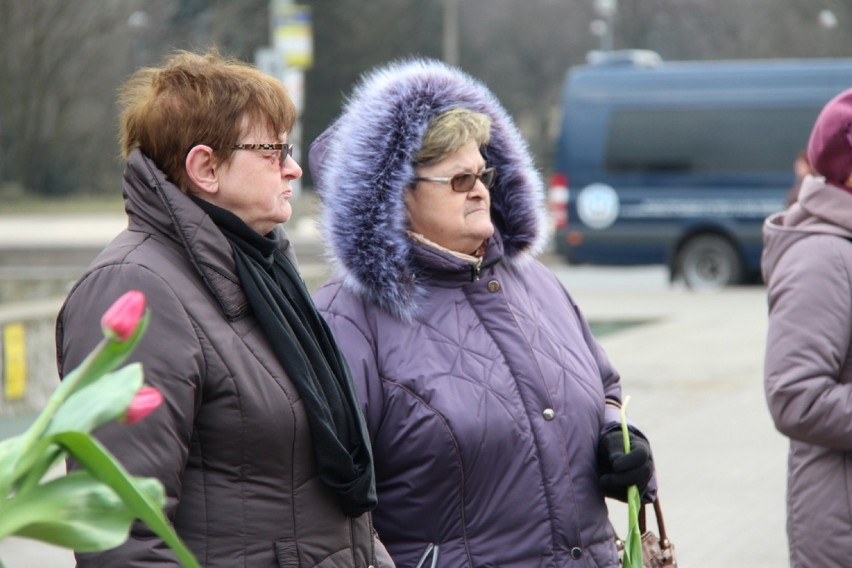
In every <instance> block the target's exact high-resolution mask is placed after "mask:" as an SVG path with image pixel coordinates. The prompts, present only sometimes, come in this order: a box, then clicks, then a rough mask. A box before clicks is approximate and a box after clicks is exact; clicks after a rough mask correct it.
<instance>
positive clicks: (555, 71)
mask: <svg viewBox="0 0 852 568" xmlns="http://www.w3.org/2000/svg"><path fill="white" fill-rule="evenodd" d="M850 23H852V2H849V0H417V1H414V0H370V1H369V2H364V1H362V0H314V1H310V2H305V3H304V4H303V5H298V6H296V5H294V4H293V3H292V2H288V1H281V0H273V1H272V2H270V0H241V1H239V2H235V1H233V0H228V1H226V0H146V1H142V0H123V1H120V2H119V1H116V0H76V1H74V2H65V1H62V0H28V1H27V2H20V1H18V0H0V212H2V211H3V208H8V207H11V206H12V205H13V204H14V203H15V202H17V201H20V200H22V199H31V198H33V197H43V198H51V199H57V198H68V197H72V196H74V197H81V196H88V197H106V196H110V197H115V198H117V197H118V194H119V193H120V192H119V175H120V170H121V162H120V160H119V158H118V145H117V141H116V136H117V135H116V132H117V110H116V106H115V99H116V94H117V89H118V87H119V85H120V84H121V83H122V82H123V81H124V80H125V79H126V78H127V77H128V75H129V74H130V73H132V71H133V70H134V69H136V68H138V67H140V66H144V65H148V64H156V63H159V62H160V61H161V59H162V56H163V55H164V54H166V53H168V52H170V51H172V50H173V49H175V48H179V49H188V50H197V49H204V48H206V47H209V46H214V45H215V46H217V47H218V48H219V50H220V51H221V52H222V53H224V54H227V55H232V56H235V57H238V58H240V59H243V60H245V61H249V62H253V63H258V64H260V65H262V66H264V67H266V68H269V67H270V66H271V67H276V66H278V67H280V66H281V61H280V58H279V59H278V60H276V59H275V58H274V57H270V53H271V51H272V52H273V53H274V49H273V48H275V47H276V45H277V46H278V47H280V46H281V45H282V44H289V45H290V46H291V47H292V48H293V49H292V54H294V55H295V56H294V57H291V58H290V60H289V61H288V62H286V63H285V64H284V67H285V68H284V69H279V72H280V73H281V74H282V77H283V78H284V80H285V83H286V84H287V85H288V87H289V88H290V90H291V92H293V94H294V98H296V100H297V103H299V107H300V110H301V122H300V127H299V131H298V132H296V133H295V134H296V136H297V137H298V139H299V140H300V141H301V142H302V150H303V151H304V149H306V148H307V145H308V144H309V142H310V141H311V140H313V139H314V138H315V137H316V136H317V134H319V132H321V131H322V130H323V129H324V128H325V127H326V126H327V125H328V124H329V122H330V121H331V120H332V119H333V118H334V117H335V116H336V114H337V113H338V111H339V109H340V106H341V103H342V101H343V97H344V96H345V94H346V93H348V92H349V91H350V89H351V87H352V85H353V82H354V81H355V79H356V78H357V77H358V75H359V74H360V73H361V72H363V71H365V70H366V69H368V68H370V67H372V66H374V65H376V64H379V63H383V62H386V61H388V60H390V59H394V58H399V57H404V56H410V55H422V56H428V57H434V58H439V59H444V60H446V61H448V62H449V63H453V64H456V65H458V66H460V67H461V68H463V69H464V70H466V71H468V72H469V73H471V74H472V75H474V76H476V77H478V78H480V79H481V80H483V81H484V82H486V83H487V84H488V85H489V87H490V88H491V89H492V90H493V91H494V92H495V93H496V94H497V96H498V97H499V98H500V100H501V101H502V102H503V103H504V105H505V106H506V107H507V109H508V110H509V112H510V113H511V114H512V115H513V116H514V118H515V120H516V121H517V123H518V124H519V126H520V127H521V129H522V131H523V133H524V134H525V136H526V137H527V138H528V140H529V143H530V146H531V149H532V150H533V152H534V154H535V156H536V158H537V162H538V165H539V167H540V168H541V170H542V173H543V174H544V176H545V177H547V176H548V175H549V173H550V169H551V167H552V166H551V163H552V159H553V140H554V138H555V137H556V135H557V126H558V122H559V120H558V119H559V117H558V114H559V108H558V102H559V96H560V91H561V88H562V83H563V80H564V77H565V73H566V71H567V70H568V68H569V66H571V65H576V64H579V63H583V62H585V60H586V57H587V54H588V53H589V52H590V51H593V50H611V49H616V50H617V49H650V50H654V51H656V52H658V53H659V54H660V55H661V56H662V58H663V59H664V60H703V59H742V58H789V57H832V56H849V55H852V34H849V33H848V29H849V26H850ZM304 181H305V187H307V188H309V186H310V181H311V180H310V177H309V173H308V172H307V171H306V178H305V180H304ZM116 203H117V201H116ZM119 207H120V206H119ZM119 210H120V209H119Z"/></svg>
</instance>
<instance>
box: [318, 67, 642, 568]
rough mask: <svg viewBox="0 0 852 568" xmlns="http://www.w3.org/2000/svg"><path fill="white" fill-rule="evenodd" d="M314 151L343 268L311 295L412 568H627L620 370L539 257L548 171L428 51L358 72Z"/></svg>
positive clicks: (381, 514) (488, 96)
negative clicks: (616, 524)
mask: <svg viewBox="0 0 852 568" xmlns="http://www.w3.org/2000/svg"><path fill="white" fill-rule="evenodd" d="M310 165H311V170H312V173H313V179H314V184H315V186H316V187H317V190H318V193H319V195H320V198H321V204H322V219H323V224H322V227H323V230H324V232H325V241H326V243H327V245H328V247H329V253H330V255H331V256H332V257H333V259H334V261H335V263H336V266H337V268H338V274H337V275H336V276H334V277H332V279H331V280H330V281H328V282H327V283H326V284H325V285H324V286H322V287H321V288H320V289H319V290H318V291H317V292H316V293H315V295H314V298H315V302H316V304H317V307H318V308H319V309H320V311H321V312H322V314H323V315H324V317H325V318H326V319H327V321H328V323H329V326H330V327H331V329H332V330H333V332H334V334H335V337H336V338H337V340H338V343H339V344H340V346H341V349H342V350H343V352H344V353H345V355H346V358H347V360H348V362H349V365H350V368H351V370H352V377H353V380H354V381H355V384H356V389H357V393H358V395H359V397H360V401H361V404H362V407H363V410H364V414H365V416H366V419H367V426H368V429H369V432H370V437H371V440H372V443H373V448H374V456H375V463H376V483H377V491H378V498H379V504H378V505H377V507H376V509H375V511H374V520H375V525H376V530H377V531H378V533H379V536H380V538H381V539H382V541H383V542H384V544H385V545H386V546H387V548H388V551H389V552H390V553H391V556H392V557H393V559H394V561H395V562H396V563H397V565H398V566H407V567H412V568H413V567H416V566H419V567H430V566H431V567H435V566H442V567H443V566H446V567H452V568H462V567H484V566H500V567H502V568H512V567H515V568H530V567H533V566H536V567H563V566H564V567H568V566H572V567H573V566H578V567H579V566H585V567H615V566H618V564H619V562H618V555H617V552H616V546H615V544H614V534H613V529H612V526H611V524H610V522H609V519H608V516H607V506H606V503H605V497H607V496H610V497H615V498H619V499H624V498H625V495H626V490H627V487H628V486H630V485H637V486H638V487H639V489H640V490H641V491H642V492H643V493H644V496H645V498H646V499H651V498H652V497H653V493H654V488H653V487H652V486H651V485H650V483H651V481H652V476H653V462H652V459H651V453H650V447H649V444H648V442H647V441H646V440H645V438H644V436H643V435H642V434H641V433H640V432H639V431H638V430H636V429H635V428H631V430H630V440H631V443H632V451H631V452H630V453H627V454H625V452H624V446H623V441H622V438H621V431H620V402H621V386H620V379H619V375H618V373H617V372H616V370H615V369H614V368H613V366H612V365H611V364H610V362H609V361H608V360H607V357H606V355H605V353H604V351H603V349H601V346H600V345H599V344H598V342H597V341H596V340H595V338H594V337H593V335H592V332H591V331H590V329H589V325H588V323H587V321H586V319H585V318H584V317H583V314H582V312H581V311H580V309H579V308H578V307H577V305H576V304H575V302H574V300H573V299H572V298H571V295H570V294H569V293H568V292H567V291H566V290H565V288H564V287H563V286H562V285H561V284H560V282H559V281H558V280H557V279H556V277H555V276H554V275H553V273H552V272H550V271H549V270H548V269H547V268H545V267H544V265H542V264H541V263H540V262H538V261H537V260H535V258H534V255H535V254H536V253H537V252H538V251H540V250H541V249H542V247H543V245H544V243H545V240H546V238H547V231H546V230H545V226H546V225H545V223H546V215H545V213H544V209H543V202H544V201H543V190H542V182H541V179H540V176H539V174H538V172H537V171H536V169H535V168H534V166H533V163H532V159H531V157H530V154H529V152H528V150H527V148H526V144H525V142H524V141H523V139H522V137H521V135H520V133H519V132H518V130H517V128H516V126H515V125H514V123H513V122H512V120H511V118H510V117H509V116H508V114H507V113H506V111H505V110H504V109H503V107H502V106H501V105H500V103H499V102H498V101H497V99H496V98H495V97H494V95H493V94H492V93H491V92H490V91H489V90H488V88H487V87H486V86H485V85H483V84H482V83H481V82H479V81H478V80H476V79H474V78H473V77H471V76H469V75H468V74H466V73H464V72H462V71H460V70H458V69H456V68H453V67H450V66H447V65H445V64H443V63H440V62H437V61H432V60H427V59H408V60H401V61H396V62H392V63H390V64H388V65H386V66H383V67H380V68H378V69H375V70H373V71H371V72H369V73H367V74H366V75H365V76H364V77H362V79H361V81H360V82H359V84H358V85H357V86H356V88H355V89H354V92H353V93H352V95H351V97H350V98H349V100H348V102H347V104H346V106H345V108H344V109H343V112H342V115H341V116H340V117H339V118H338V119H337V120H335V122H334V123H333V124H332V125H331V126H330V127H329V128H328V129H327V130H326V131H325V132H324V133H323V134H322V135H321V136H320V137H319V138H318V139H317V140H316V141H315V142H314V144H313V145H312V147H311V154H310Z"/></svg>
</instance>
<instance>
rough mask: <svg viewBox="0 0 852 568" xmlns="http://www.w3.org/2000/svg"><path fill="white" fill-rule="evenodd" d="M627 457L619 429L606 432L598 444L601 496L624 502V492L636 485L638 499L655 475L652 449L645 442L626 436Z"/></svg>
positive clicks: (625, 493)
mask: <svg viewBox="0 0 852 568" xmlns="http://www.w3.org/2000/svg"><path fill="white" fill-rule="evenodd" d="M627 435H628V437H629V438H630V453H628V454H625V453H624V438H623V437H622V434H621V429H620V428H619V429H615V430H612V431H610V432H607V433H606V434H604V435H603V436H601V439H600V440H598V472H599V473H600V476H601V488H602V489H603V492H604V495H606V496H607V497H612V498H613V499H618V500H619V501H627V488H628V487H630V486H631V485H635V486H637V487H638V488H639V494H640V495H641V494H642V493H643V492H644V491H645V488H646V487H647V486H648V482H649V481H650V480H651V476H653V475H654V460H653V458H652V457H651V446H650V445H649V444H648V441H647V440H645V439H644V438H642V437H640V436H638V435H636V434H634V433H633V432H628V434H627Z"/></svg>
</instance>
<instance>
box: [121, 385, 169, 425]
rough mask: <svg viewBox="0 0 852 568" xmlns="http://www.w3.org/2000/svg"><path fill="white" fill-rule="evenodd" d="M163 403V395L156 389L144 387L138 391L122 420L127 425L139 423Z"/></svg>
mask: <svg viewBox="0 0 852 568" xmlns="http://www.w3.org/2000/svg"><path fill="white" fill-rule="evenodd" d="M162 402H163V395H162V394H161V393H160V391H158V390H157V389H155V388H154V387H142V388H141V389H139V390H138V391H136V395H134V397H133V400H131V401H130V404H129V405H128V407H127V410H126V411H125V412H124V416H123V417H122V418H121V419H120V420H121V422H124V423H125V424H135V423H136V422H139V421H140V420H142V419H143V418H145V417H146V416H148V415H149V414H151V413H152V412H154V409H156V408H157V407H158V406H160V403H162Z"/></svg>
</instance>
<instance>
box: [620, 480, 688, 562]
mask: <svg viewBox="0 0 852 568" xmlns="http://www.w3.org/2000/svg"><path fill="white" fill-rule="evenodd" d="M654 516H656V518H657V530H659V531H660V536H657V535H656V534H655V533H654V532H653V531H650V530H648V528H647V526H646V524H645V505H644V504H643V505H642V508H641V509H639V532H640V533H642V565H643V566H645V568H668V567H671V568H677V554H676V553H675V546H674V544H672V542H671V541H670V540H669V538H668V535H667V534H666V524H665V522H664V521H663V509H662V507H661V506H660V499H659V497H658V498H657V500H656V501H654ZM615 546H616V548H617V549H618V563H619V564H621V562H622V558H623V557H624V541H623V540H621V539H620V538H618V537H615Z"/></svg>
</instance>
